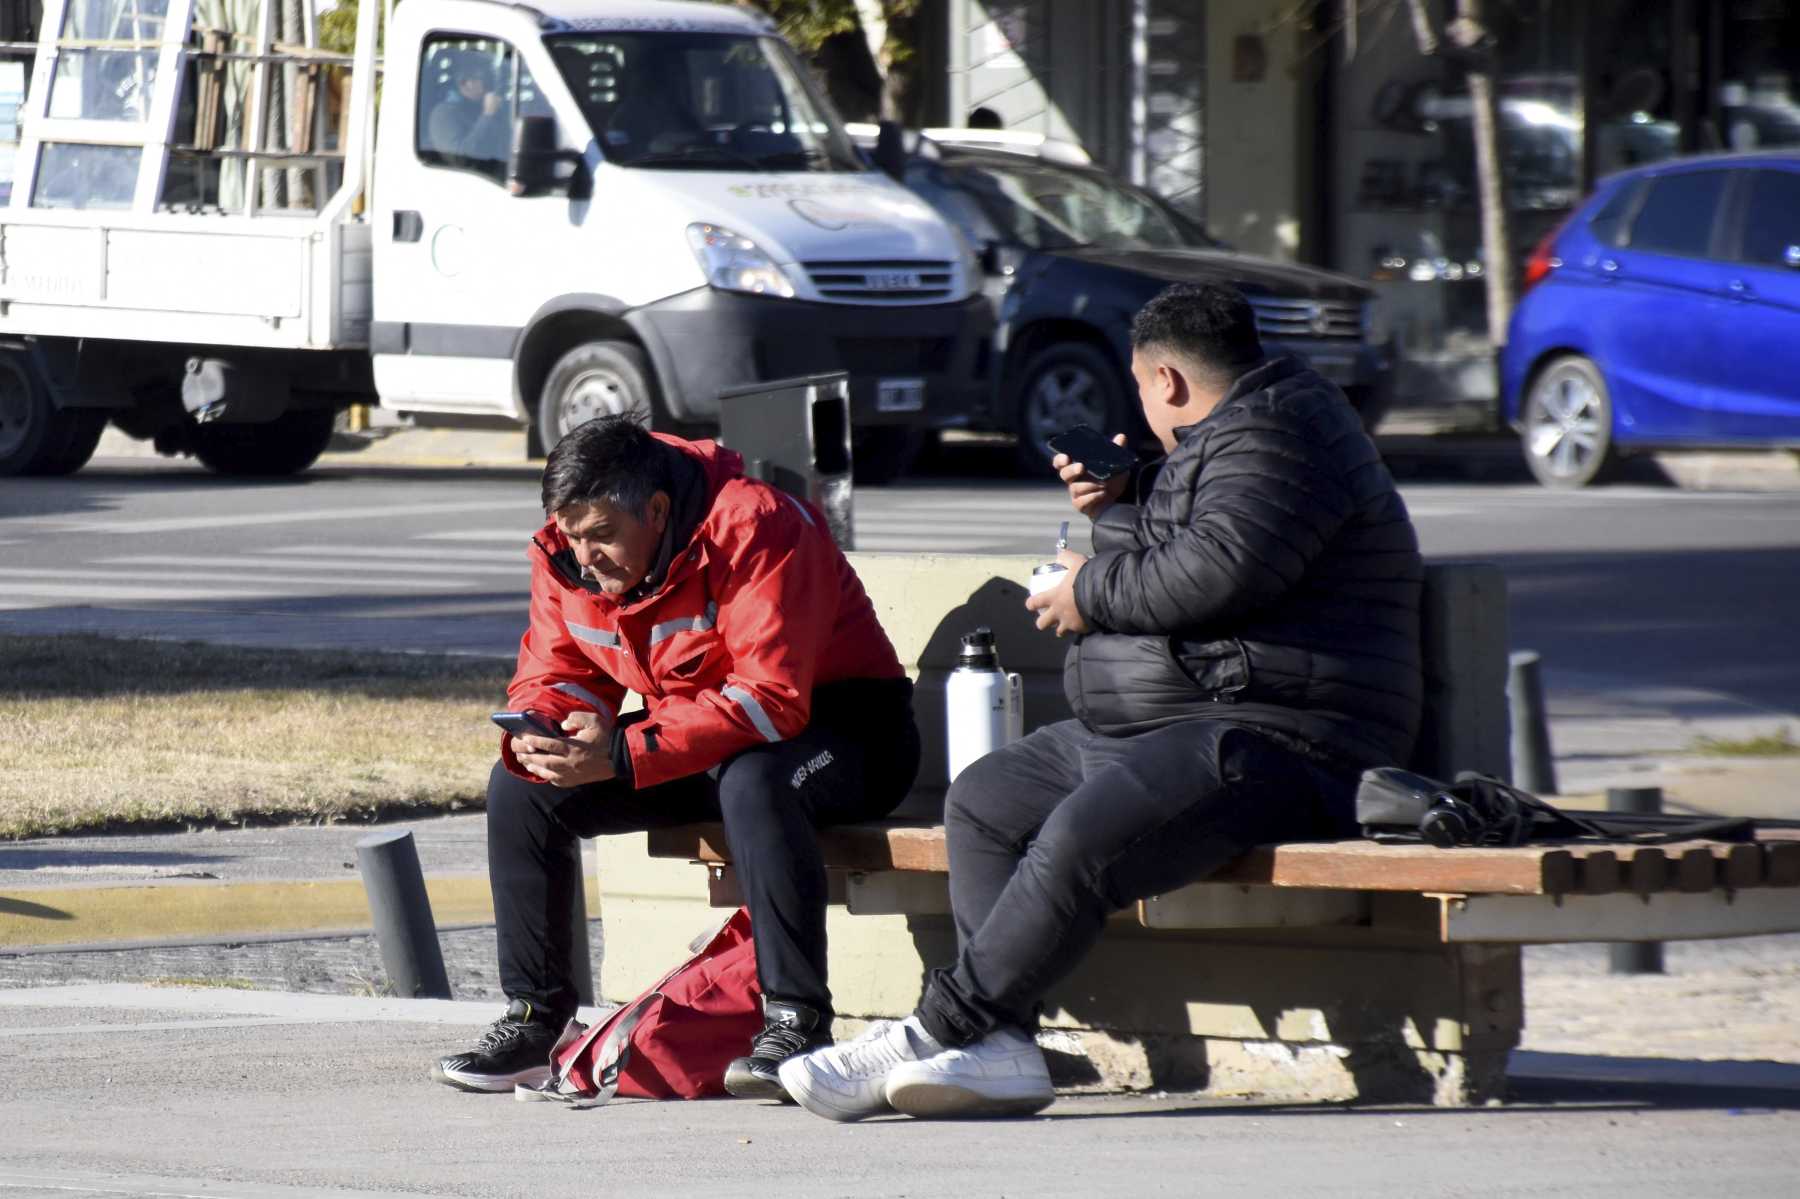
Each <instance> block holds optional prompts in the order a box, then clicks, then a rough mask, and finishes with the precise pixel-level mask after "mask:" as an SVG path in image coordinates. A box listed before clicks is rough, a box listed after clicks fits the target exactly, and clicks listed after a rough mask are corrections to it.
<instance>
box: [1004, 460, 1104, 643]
mask: <svg viewBox="0 0 1800 1199" xmlns="http://www.w3.org/2000/svg"><path fill="white" fill-rule="evenodd" d="M1057 456H1058V457H1061V455H1060V454H1059V455H1057ZM1108 482H1111V480H1110V479H1109V480H1108ZM1071 490H1073V489H1071ZM1056 560H1057V561H1058V562H1060V563H1062V564H1063V565H1064V566H1066V567H1068V568H1069V573H1068V574H1066V575H1064V576H1063V577H1062V582H1060V583H1058V584H1057V585H1056V586H1054V587H1052V588H1051V589H1050V590H1048V591H1040V592H1038V593H1037V594H1036V595H1028V596H1026V597H1025V606H1026V607H1027V608H1030V609H1031V610H1032V611H1033V612H1036V613H1037V627H1038V628H1040V629H1055V630H1056V635H1057V636H1058V637H1061V636H1062V635H1063V634H1064V633H1091V632H1093V629H1091V628H1089V627H1088V622H1087V620H1086V618H1085V617H1083V616H1082V615H1081V609H1080V608H1077V607H1076V606H1075V576H1076V575H1078V574H1080V573H1081V568H1082V567H1083V566H1085V565H1087V558H1086V557H1085V556H1084V555H1081V554H1078V553H1076V552H1075V551H1074V550H1058V551H1057V553H1056Z"/></svg>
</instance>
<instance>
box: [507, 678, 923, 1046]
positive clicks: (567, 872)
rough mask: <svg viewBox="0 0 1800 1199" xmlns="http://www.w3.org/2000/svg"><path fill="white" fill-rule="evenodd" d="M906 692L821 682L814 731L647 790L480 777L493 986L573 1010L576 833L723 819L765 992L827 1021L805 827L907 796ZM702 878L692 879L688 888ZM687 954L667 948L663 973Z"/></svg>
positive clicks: (820, 921)
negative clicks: (496, 956) (495, 960)
mask: <svg viewBox="0 0 1800 1199" xmlns="http://www.w3.org/2000/svg"><path fill="white" fill-rule="evenodd" d="M911 697H912V689H911V684H909V683H907V682H906V680H904V679H899V680H864V681H857V682H850V683H837V684H828V685H826V686H823V687H820V688H819V689H818V690H817V691H816V692H815V693H814V696H813V713H814V717H813V722H812V724H810V725H809V726H808V727H807V728H806V729H805V731H803V732H801V733H800V734H799V735H798V736H796V737H794V738H792V739H791V740H787V741H777V742H772V743H770V744H767V745H758V746H753V747H752V748H750V749H747V750H744V751H743V752H742V753H740V754H738V755H736V756H735V757H732V758H730V759H728V760H727V761H725V762H724V763H723V764H721V765H720V766H718V767H717V768H715V769H713V770H710V771H707V772H705V773H703V774H696V775H690V776H688V777H686V778H680V779H676V780H674V781H672V782H668V783H663V784H661V785H659V786H655V787H647V788H645V789H643V790H633V789H632V788H630V787H628V786H626V785H624V784H622V783H620V782H618V781H616V780H613V781H608V782H605V783H597V784H594V785H591V786H586V787H572V788H565V787H558V786H554V785H553V784H550V783H530V782H526V781H525V780H523V779H521V778H518V777H517V776H515V775H513V774H511V773H509V772H508V771H507V770H506V768H505V767H504V766H502V765H500V764H499V763H495V765H494V769H493V772H492V774H491V775H490V776H489V778H488V794H487V823H488V879H489V883H490V884H491V886H492V887H493V893H494V925H495V932H496V935H497V939H498V941H499V949H500V986H501V988H502V989H503V990H504V991H505V992H506V995H507V997H508V998H509V999H524V1000H527V1001H529V1002H530V1003H531V1004H532V1005H533V1006H534V1007H536V1008H537V1009H538V1010H540V1011H542V1012H544V1013H546V1014H547V1015H548V1016H549V1017H550V1018H551V1019H553V1020H558V1021H560V1020H561V1019H562V1018H563V1017H564V1016H569V1015H573V1014H574V1012H575V1008H576V988H575V980H574V979H573V978H571V977H570V976H569V955H570V946H571V944H572V938H573V936H574V931H575V930H574V929H573V928H572V927H571V921H570V919H569V915H570V909H571V906H572V904H573V903H574V899H575V888H577V887H580V886H581V885H582V879H581V842H580V838H583V837H596V836H602V835H607V834H613V833H629V832H638V831H641V830H644V829H651V828H666V827H669V826H671V825H677V824H691V823H693V822H695V821H709V820H723V821H724V824H725V837H726V841H727V843H728V844H729V846H730V848H731V861H732V868H733V870H734V871H735V873H736V875H737V879H738V884H739V886H740V887H741V888H742V890H743V893H744V903H745V906H747V907H748V908H749V909H750V922H751V927H752V929H753V930H754V932H755V935H756V972H757V976H758V979H759V981H760V982H761V984H762V988H763V993H764V994H766V995H771V996H776V997H778V998H781V999H787V1000H793V1001H795V1002H798V1003H803V1004H807V1005H809V1006H811V1007H815V1008H818V1009H819V1010H820V1011H821V1012H823V1013H825V1014H826V1015H827V1016H829V1015H830V1014H831V991H830V989H829V988H828V987H827V986H826V983H825V897H826V891H825V866H824V862H823V860H822V859H821V857H820V854H819V846H818V840H817V838H816V837H815V836H814V831H815V830H816V829H819V828H823V827H825V826H826V825H831V824H844V823H850V822H854V821H858V820H879V819H880V818H882V817H883V816H886V815H887V814H888V813H889V812H891V811H893V810H894V808H895V806H896V805H898V804H899V802H900V801H901V800H902V799H904V798H905V797H906V793H907V791H908V790H910V789H911V787H912V783H913V778H914V776H915V775H916V774H917V773H918V769H919V732H918V727H917V726H916V725H915V724H914V723H913V717H912V698H911ZM695 881H696V882H698V879H696V880H695ZM681 953H682V947H681V946H679V945H671V946H669V963H670V965H674V964H675V963H676V962H677V961H678V960H679V958H680V955H681Z"/></svg>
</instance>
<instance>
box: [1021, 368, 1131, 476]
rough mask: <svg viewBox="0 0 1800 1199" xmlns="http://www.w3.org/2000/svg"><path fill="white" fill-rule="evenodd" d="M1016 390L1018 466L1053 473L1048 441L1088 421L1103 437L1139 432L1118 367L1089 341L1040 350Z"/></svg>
mask: <svg viewBox="0 0 1800 1199" xmlns="http://www.w3.org/2000/svg"><path fill="white" fill-rule="evenodd" d="M1014 395H1015V399H1014V407H1013V432H1014V433H1015V434H1017V435H1018V456H1019V465H1020V467H1021V468H1023V469H1024V470H1025V471H1027V472H1028V473H1030V474H1033V475H1044V474H1054V473H1055V472H1053V471H1052V470H1051V468H1050V459H1051V458H1052V457H1054V455H1053V454H1052V453H1051V450H1050V447H1049V446H1047V445H1045V444H1044V443H1045V442H1046V441H1048V440H1049V439H1050V437H1051V436H1052V435H1054V434H1057V433H1061V432H1062V431H1063V430H1064V429H1067V428H1070V427H1071V426H1073V425H1088V426H1089V427H1091V428H1093V429H1094V430H1095V431H1097V432H1098V433H1100V434H1101V435H1102V436H1104V437H1111V436H1112V435H1113V434H1114V433H1120V432H1123V433H1129V434H1131V435H1133V436H1136V434H1137V432H1138V422H1137V421H1136V420H1135V419H1134V418H1133V414H1132V412H1131V411H1130V409H1129V408H1128V407H1127V406H1126V403H1125V400H1126V388H1125V384H1124V382H1123V380H1121V379H1120V377H1119V368H1118V367H1117V366H1115V365H1114V364H1113V361H1112V359H1111V358H1110V357H1108V356H1107V354H1106V352H1105V351H1103V350H1101V349H1099V348H1097V347H1095V346H1091V345H1088V344H1086V343H1085V342H1079V341H1067V342H1062V343H1060V344H1058V345H1053V346H1049V347H1047V348H1046V349H1043V350H1040V351H1039V352H1038V353H1037V354H1035V355H1034V356H1033V357H1032V359H1031V361H1030V362H1028V363H1027V364H1026V366H1025V370H1024V373H1023V374H1022V375H1021V376H1020V378H1019V386H1018V390H1017V391H1016V392H1015V393H1014Z"/></svg>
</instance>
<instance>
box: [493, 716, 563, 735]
mask: <svg viewBox="0 0 1800 1199" xmlns="http://www.w3.org/2000/svg"><path fill="white" fill-rule="evenodd" d="M489 719H490V720H492V721H493V722H494V723H495V724H497V725H499V726H500V727H501V728H503V729H505V730H506V731H507V732H509V733H511V734H512V735H513V736H515V737H528V736H529V737H553V738H555V739H556V740H558V741H566V740H568V734H567V733H565V732H563V731H562V730H561V729H558V728H552V727H551V725H550V722H549V721H548V720H546V719H544V717H542V716H540V715H538V714H537V713H536V712H531V711H525V712H495V713H494V714H493V715H492V716H491V717H489Z"/></svg>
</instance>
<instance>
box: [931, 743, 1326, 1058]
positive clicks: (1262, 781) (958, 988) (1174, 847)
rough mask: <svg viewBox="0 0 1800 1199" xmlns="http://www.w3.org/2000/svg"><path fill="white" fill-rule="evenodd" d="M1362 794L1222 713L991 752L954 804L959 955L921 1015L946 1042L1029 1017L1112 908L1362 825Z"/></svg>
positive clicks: (966, 778) (950, 831)
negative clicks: (1358, 804)
mask: <svg viewBox="0 0 1800 1199" xmlns="http://www.w3.org/2000/svg"><path fill="white" fill-rule="evenodd" d="M1355 791H1356V781H1355V779H1354V778H1353V777H1350V776H1341V775H1337V774H1334V773H1332V772H1330V771H1327V770H1325V769H1324V768H1322V767H1320V766H1318V765H1316V764H1315V763H1313V762H1311V761H1309V760H1307V759H1306V758H1303V757H1301V756H1300V755H1298V754H1296V753H1293V752H1291V751H1289V750H1286V749H1284V748H1282V747H1280V746H1278V745H1276V744H1274V743H1273V742H1271V741H1269V740H1268V739H1267V738H1264V737H1262V736H1260V735H1258V734H1256V733H1254V732H1251V731H1249V730H1248V729H1245V728H1242V727H1240V726H1236V725H1229V724H1222V723H1218V722H1213V721H1190V722H1186V723H1182V724H1176V725H1170V726H1168V727H1165V728H1161V729H1155V730H1152V731H1150V732H1147V733H1139V734H1137V735H1135V736H1131V737H1105V736H1101V735H1100V734H1097V733H1093V732H1090V731H1089V730H1088V729H1087V728H1085V727H1084V726H1083V725H1082V724H1081V723H1080V722H1079V721H1074V720H1069V721H1064V722H1062V723H1060V724H1053V725H1047V726H1045V727H1044V728H1041V729H1039V730H1037V731H1036V732H1034V733H1032V734H1031V735H1030V736H1028V737H1025V738H1023V739H1022V740H1020V741H1017V742H1014V743H1013V744H1012V745H1009V746H1007V747H1006V748H1005V749H1002V750H999V751H998V752H996V753H992V754H989V755H988V756H987V757H985V758H982V759H981V760H980V761H978V762H976V763H975V764H974V765H972V766H970V767H969V768H968V769H966V770H964V771H963V773H962V774H960V775H958V776H957V779H956V782H955V784H954V785H952V786H951V788H950V795H949V798H948V799H947V801H946V805H945V815H944V823H945V827H946V835H947V840H948V843H949V850H950V907H951V912H952V914H953V915H954V918H955V921H956V935H957V958H956V963H955V965H953V966H952V967H951V968H949V969H948V970H938V971H935V972H933V974H932V976H931V979H930V981H929V982H928V983H927V985H926V988H925V995H924V998H923V999H922V1000H921V1001H920V1004H919V1012H918V1014H919V1018H920V1020H921V1022H922V1023H923V1024H924V1025H925V1028H926V1030H927V1031H929V1032H930V1033H931V1035H932V1036H934V1037H936V1038H937V1039H938V1040H939V1041H941V1042H943V1043H944V1044H947V1045H964V1044H967V1043H969V1042H970V1041H973V1040H976V1039H978V1038H980V1037H982V1036H985V1035H986V1034H987V1033H989V1032H992V1031H993V1030H994V1029H995V1028H997V1027H1000V1026H1003V1025H1010V1026H1014V1027H1019V1028H1031V1027H1033V1026H1034V1025H1035V1023H1036V1012H1037V1008H1038V1005H1039V1004H1040V1002H1041V1001H1042V999H1043V996H1044V993H1045V992H1046V991H1047V990H1049V988H1050V987H1051V986H1052V985H1054V984H1055V983H1056V982H1058V981H1059V980H1061V979H1062V978H1064V977H1065V976H1067V975H1068V974H1069V973H1070V971H1072V970H1073V969H1074V968H1075V966H1076V964H1077V963H1078V962H1080V960H1081V959H1082V957H1083V956H1085V955H1086V953H1087V951H1088V950H1089V949H1090V948H1092V946H1093V944H1094V942H1095V940H1096V939H1097V938H1098V937H1099V936H1100V930H1101V928H1102V927H1103V926H1104V924H1105V923H1106V918H1107V917H1108V916H1109V915H1110V914H1112V913H1113V912H1116V911H1119V910H1121V909H1123V908H1125V907H1127V906H1128V905H1130V904H1132V903H1134V902H1136V901H1137V900H1140V899H1144V898H1147V897H1148V896H1151V895H1156V894H1160V893H1161V892H1164V891H1168V890H1171V889H1173V888H1175V887H1179V886H1182V885H1184V884H1186V883H1190V882H1195V881H1197V880H1199V879H1203V878H1205V877H1207V876H1208V875H1210V874H1211V873H1213V872H1214V871H1215V870H1217V869H1219V867H1221V866H1223V865H1225V864H1226V863H1227V862H1229V861H1231V859H1233V858H1235V857H1237V856H1238V855H1239V854H1240V853H1242V852H1243V851H1244V850H1246V849H1248V848H1250V847H1251V846H1253V845H1259V844H1264V843H1267V842H1271V841H1291V840H1302V839H1307V838H1320V837H1327V838H1328V837H1336V836H1349V835H1354V832H1353V830H1354V828H1355V817H1354V806H1353V804H1354V797H1355Z"/></svg>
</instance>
